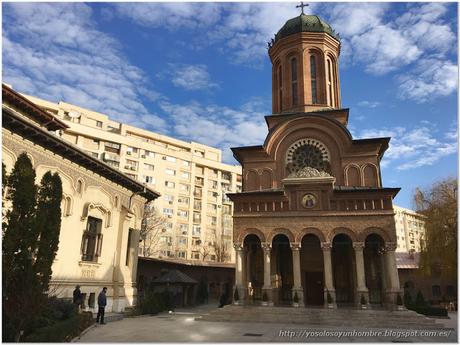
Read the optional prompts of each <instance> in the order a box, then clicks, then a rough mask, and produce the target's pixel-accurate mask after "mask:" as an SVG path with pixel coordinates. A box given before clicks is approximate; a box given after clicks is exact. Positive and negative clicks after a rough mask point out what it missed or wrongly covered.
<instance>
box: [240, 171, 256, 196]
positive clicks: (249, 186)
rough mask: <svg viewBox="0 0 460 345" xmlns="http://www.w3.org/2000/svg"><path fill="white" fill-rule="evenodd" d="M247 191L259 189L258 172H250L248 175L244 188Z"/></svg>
mask: <svg viewBox="0 0 460 345" xmlns="http://www.w3.org/2000/svg"><path fill="white" fill-rule="evenodd" d="M244 187H245V188H244V190H245V191H251V190H257V189H259V188H258V187H259V174H258V173H257V171H256V170H249V171H248V172H247V174H246V181H245V186H244Z"/></svg>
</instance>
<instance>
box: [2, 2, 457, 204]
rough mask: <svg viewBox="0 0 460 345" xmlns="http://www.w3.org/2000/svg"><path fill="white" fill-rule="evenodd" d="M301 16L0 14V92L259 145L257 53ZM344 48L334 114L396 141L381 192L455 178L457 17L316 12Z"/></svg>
mask: <svg viewBox="0 0 460 345" xmlns="http://www.w3.org/2000/svg"><path fill="white" fill-rule="evenodd" d="M296 4H297V3H294V2H284V3H3V4H2V6H3V50H2V56H3V81H4V82H7V83H9V84H12V85H13V87H14V88H15V89H16V90H18V91H20V92H24V93H27V94H30V95H34V96H38V97H41V98H44V99H48V100H51V101H59V100H63V101H66V102H69V103H74V104H77V105H80V106H83V107H87V108H89V109H93V110H96V111H100V112H102V113H105V114H107V115H109V116H110V117H112V118H113V119H115V120H118V121H122V122H127V123H130V124H133V125H136V126H139V127H143V128H147V129H150V130H153V131H157V132H161V133H164V134H167V135H171V136H174V137H178V138H181V139H184V140H193V141H197V142H201V143H204V144H208V145H212V146H216V147H219V148H221V149H222V150H223V156H224V160H225V161H226V162H227V163H231V164H235V163H236V162H235V160H234V159H233V158H232V155H231V152H230V150H229V148H230V147H233V146H245V145H257V144H261V143H262V142H263V140H264V138H265V136H266V134H267V129H266V125H265V121H264V115H267V114H270V112H271V64H270V60H269V58H268V55H267V50H266V42H267V41H269V40H270V38H271V37H273V35H274V34H275V33H276V32H277V31H278V29H279V28H281V26H282V25H283V24H284V23H285V22H286V20H288V19H290V18H292V17H294V16H297V15H298V14H299V10H298V9H296V8H295V5H296ZM306 13H314V14H317V15H319V16H321V17H322V18H323V19H325V20H326V21H327V22H329V23H330V24H331V25H332V27H333V28H334V29H335V30H336V31H337V32H339V33H340V35H341V42H342V48H341V57H340V61H339V63H340V82H341V93H342V106H343V107H347V108H350V123H349V129H350V130H351V132H352V134H353V135H354V137H356V138H366V137H375V136H391V137H392V140H391V143H390V148H389V150H388V151H387V152H386V155H385V158H384V159H383V161H382V176H383V182H384V185H385V186H388V187H402V190H401V192H400V194H399V195H398V197H397V198H396V203H397V204H398V205H400V206H405V207H411V206H412V194H413V192H414V189H415V188H416V187H417V186H421V187H426V186H429V185H430V184H431V183H432V182H433V181H435V180H437V179H440V178H443V177H447V176H457V111H458V109H457V93H458V91H457V89H458V67H457V65H458V60H457V59H458V58H457V44H458V39H457V25H458V23H457V4H456V3H439V2H438V3H319V2H311V3H310V6H309V7H308V8H307V9H306Z"/></svg>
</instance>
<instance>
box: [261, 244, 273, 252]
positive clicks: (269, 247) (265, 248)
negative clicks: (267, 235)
mask: <svg viewBox="0 0 460 345" xmlns="http://www.w3.org/2000/svg"><path fill="white" fill-rule="evenodd" d="M261 246H262V249H263V250H264V252H267V251H268V252H269V251H270V250H271V249H272V245H271V244H270V243H267V242H264V243H261Z"/></svg>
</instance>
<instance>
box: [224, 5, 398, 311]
mask: <svg viewBox="0 0 460 345" xmlns="http://www.w3.org/2000/svg"><path fill="white" fill-rule="evenodd" d="M303 6H304V5H303V4H302V5H301V7H302V14H301V15H300V16H298V17H295V18H292V19H290V20H288V21H287V22H286V23H285V24H284V26H283V27H282V28H281V29H280V30H279V31H278V33H277V34H276V35H275V38H274V39H272V40H271V42H269V43H268V54H269V56H270V60H271V63H272V112H273V114H272V115H268V116H266V117H265V120H266V123H267V127H268V135H267V137H266V139H265V142H264V143H263V144H262V145H258V146H246V147H237V148H233V149H232V151H233V155H234V157H235V158H236V159H237V160H238V161H239V162H240V163H241V165H242V167H243V190H242V192H240V193H233V194H230V195H229V196H230V198H231V200H232V201H233V202H234V229H233V241H234V247H235V250H236V263H235V265H236V267H235V268H236V271H235V289H236V290H238V296H239V299H240V300H241V301H243V303H245V304H246V303H255V301H258V300H260V301H262V300H263V301H266V302H268V303H269V304H270V305H291V304H292V303H293V302H298V303H299V304H300V305H302V306H323V305H324V306H329V307H338V308H340V307H343V306H348V307H350V306H358V305H366V307H371V308H372V307H388V308H392V307H394V306H395V305H396V302H397V298H398V295H401V297H402V294H401V290H400V286H399V279H398V271H397V267H396V259H395V249H396V242H397V241H396V230H395V221H394V210H393V198H394V197H395V196H396V194H397V193H398V192H399V190H400V188H388V187H383V186H382V178H381V170H380V161H381V159H382V157H383V154H384V153H385V151H386V150H387V148H388V143H389V141H390V138H386V137H385V138H372V139H353V137H352V135H351V133H350V131H349V130H348V129H347V125H348V118H349V109H347V108H342V106H341V98H340V78H339V65H338V62H339V55H340V37H339V35H338V34H337V33H336V32H335V31H334V30H333V29H332V28H331V26H330V25H329V24H327V23H326V22H325V21H323V20H322V19H321V18H319V17H318V16H316V15H306V14H304V13H303Z"/></svg>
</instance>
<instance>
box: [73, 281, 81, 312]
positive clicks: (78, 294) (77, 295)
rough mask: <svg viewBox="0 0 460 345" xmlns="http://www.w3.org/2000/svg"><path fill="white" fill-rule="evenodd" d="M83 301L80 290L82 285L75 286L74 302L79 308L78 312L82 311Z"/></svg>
mask: <svg viewBox="0 0 460 345" xmlns="http://www.w3.org/2000/svg"><path fill="white" fill-rule="evenodd" d="M82 302H83V294H82V293H81V291H80V285H77V286H75V290H73V304H75V307H76V308H77V312H78V313H80V312H81V305H82Z"/></svg>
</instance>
